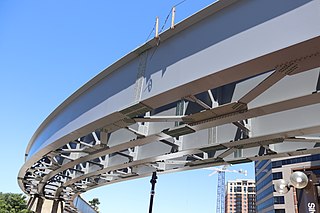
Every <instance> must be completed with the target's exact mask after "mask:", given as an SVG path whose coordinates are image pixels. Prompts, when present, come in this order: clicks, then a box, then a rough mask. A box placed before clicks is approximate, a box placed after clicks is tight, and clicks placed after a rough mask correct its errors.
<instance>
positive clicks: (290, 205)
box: [255, 154, 320, 213]
mask: <svg viewBox="0 0 320 213" xmlns="http://www.w3.org/2000/svg"><path fill="white" fill-rule="evenodd" d="M301 170H306V171H312V172H313V173H314V174H316V175H317V179H318V180H320V154H317V155H307V156H299V157H286V158H279V159H272V160H263V161H257V162H255V173H256V190H257V195H256V202H257V213H297V212H298V208H297V204H298V202H297V194H296V190H295V189H290V191H289V192H288V193H287V194H279V193H277V192H275V191H274V182H275V181H276V180H278V179H284V180H287V181H289V179H290V175H291V174H292V172H294V171H301Z"/></svg>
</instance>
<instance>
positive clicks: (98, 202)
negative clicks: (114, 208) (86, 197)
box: [89, 198, 100, 212]
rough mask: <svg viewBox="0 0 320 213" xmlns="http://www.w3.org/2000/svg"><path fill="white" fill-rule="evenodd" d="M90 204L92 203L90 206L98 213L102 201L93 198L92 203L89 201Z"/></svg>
mask: <svg viewBox="0 0 320 213" xmlns="http://www.w3.org/2000/svg"><path fill="white" fill-rule="evenodd" d="M89 203H90V206H92V208H94V210H96V211H98V210H99V207H98V205H99V204H100V201H99V199H98V198H93V199H92V200H91V201H89ZM98 212H99V211H98Z"/></svg>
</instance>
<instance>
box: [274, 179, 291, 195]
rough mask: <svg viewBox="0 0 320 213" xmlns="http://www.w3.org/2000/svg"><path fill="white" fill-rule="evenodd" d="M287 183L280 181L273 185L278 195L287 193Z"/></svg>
mask: <svg viewBox="0 0 320 213" xmlns="http://www.w3.org/2000/svg"><path fill="white" fill-rule="evenodd" d="M288 184H289V183H288V181H286V180H283V179H280V180H277V181H276V182H275V183H274V189H275V190H276V192H278V193H280V194H287V193H288V191H289V186H288Z"/></svg>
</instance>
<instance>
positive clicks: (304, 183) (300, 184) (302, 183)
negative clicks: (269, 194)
mask: <svg viewBox="0 0 320 213" xmlns="http://www.w3.org/2000/svg"><path fill="white" fill-rule="evenodd" d="M317 185H319V184H318V181H317V177H316V175H315V174H314V173H313V172H311V171H304V172H301V171H297V172H293V173H292V174H291V175H290V183H289V182H288V181H286V180H283V179H280V180H278V181H276V182H275V185H274V189H275V190H276V191H277V192H278V193H280V194H286V193H288V191H289V190H290V188H295V189H296V190H297V200H298V212H299V213H316V212H320V206H319V201H318V190H317Z"/></svg>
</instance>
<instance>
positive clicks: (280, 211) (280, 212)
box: [274, 209, 286, 213]
mask: <svg viewBox="0 0 320 213" xmlns="http://www.w3.org/2000/svg"><path fill="white" fill-rule="evenodd" d="M274 213H286V210H284V209H275V210H274Z"/></svg>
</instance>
